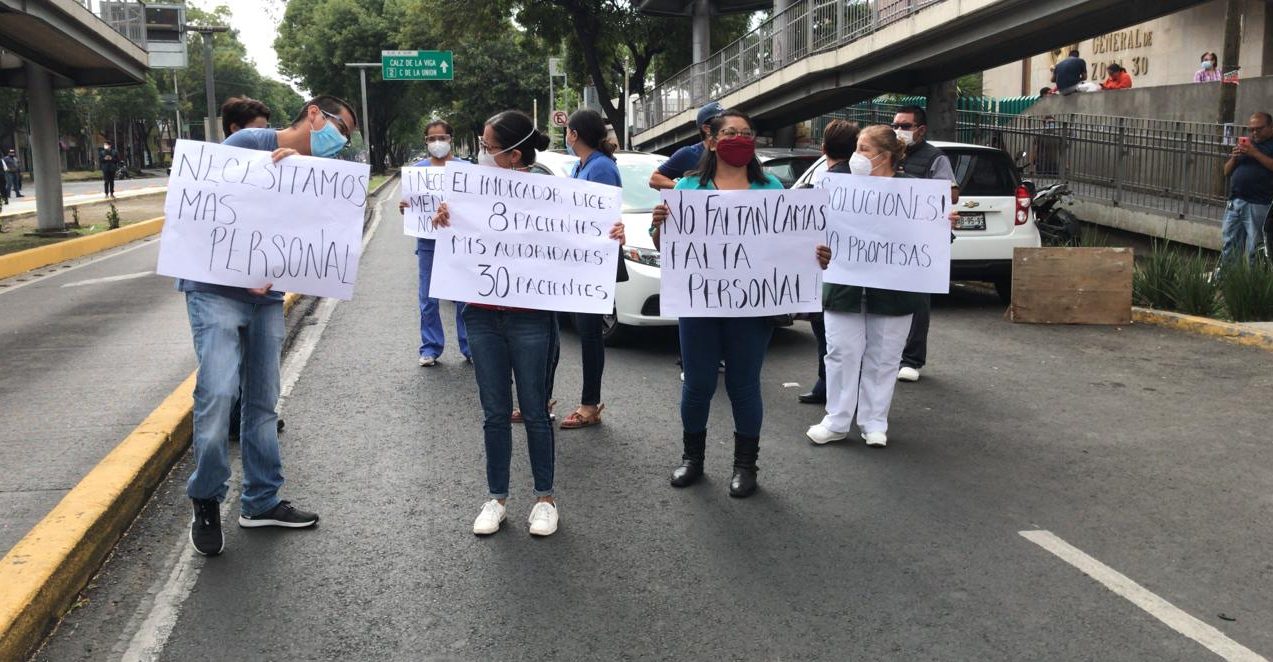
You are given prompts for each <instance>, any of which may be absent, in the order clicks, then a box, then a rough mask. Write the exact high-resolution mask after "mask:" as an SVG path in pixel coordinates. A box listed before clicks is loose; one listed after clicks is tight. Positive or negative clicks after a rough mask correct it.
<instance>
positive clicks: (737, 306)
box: [659, 189, 827, 317]
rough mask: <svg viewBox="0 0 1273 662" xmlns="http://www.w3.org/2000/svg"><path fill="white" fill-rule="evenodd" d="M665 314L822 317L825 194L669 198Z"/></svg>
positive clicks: (662, 292) (664, 234)
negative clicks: (820, 257)
mask: <svg viewBox="0 0 1273 662" xmlns="http://www.w3.org/2000/svg"><path fill="white" fill-rule="evenodd" d="M663 202H664V203H666V204H667V206H668V208H669V210H670V213H669V215H668V218H667V221H666V222H664V223H663V229H662V230H661V231H660V243H661V249H660V251H659V254H660V259H661V262H662V272H663V273H662V276H661V278H660V284H659V308H660V313H661V314H662V315H664V316H667V317H759V316H764V315H777V314H780V313H811V312H817V311H820V310H822V268H821V267H820V266H819V265H818V258H817V247H818V245H819V244H821V243H823V241H824V239H825V237H826V218H827V210H826V203H827V192H826V191H823V190H821V189H795V190H790V191H787V190H771V191H767V190H758V191H707V190H700V191H680V190H674V191H664V192H663Z"/></svg>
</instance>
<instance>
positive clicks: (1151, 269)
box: [1132, 242, 1221, 317]
mask: <svg viewBox="0 0 1273 662" xmlns="http://www.w3.org/2000/svg"><path fill="white" fill-rule="evenodd" d="M1214 268H1215V264H1214V261H1213V260H1212V259H1211V258H1208V257H1207V256H1205V255H1203V253H1202V251H1201V250H1198V251H1195V252H1194V253H1192V254H1190V253H1186V252H1184V251H1181V250H1177V249H1176V248H1175V247H1174V246H1172V245H1171V243H1170V242H1166V243H1162V244H1159V243H1158V242H1155V243H1154V247H1153V250H1152V251H1151V252H1150V253H1149V255H1148V256H1147V257H1146V258H1144V259H1142V260H1140V261H1139V262H1137V263H1136V267H1135V270H1134V271H1133V272H1132V298H1133V299H1134V300H1135V302H1136V303H1137V304H1138V305H1141V306H1146V307H1149V308H1156V309H1159V310H1171V311H1176V312H1181V313H1185V314H1188V315H1201V316H1204V317H1215V316H1217V315H1218V314H1219V313H1220V310H1221V307H1220V300H1219V297H1218V294H1219V292H1218V290H1217V288H1216V284H1215V283H1214V282H1213V280H1212V278H1211V274H1212V271H1213V270H1214Z"/></svg>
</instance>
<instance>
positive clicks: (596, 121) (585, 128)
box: [566, 108, 614, 159]
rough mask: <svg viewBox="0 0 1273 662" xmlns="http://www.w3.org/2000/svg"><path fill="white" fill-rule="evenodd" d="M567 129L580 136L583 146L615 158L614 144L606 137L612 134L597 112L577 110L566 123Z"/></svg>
mask: <svg viewBox="0 0 1273 662" xmlns="http://www.w3.org/2000/svg"><path fill="white" fill-rule="evenodd" d="M566 128H567V129H568V130H570V131H574V132H575V133H577V134H579V139H580V140H582V141H583V144H585V145H587V146H588V147H591V148H592V149H595V150H598V151H600V152H601V153H602V154H605V155H606V156H608V157H610V158H612V159H613V158H614V144H612V143H611V142H610V141H609V140H606V137H607V136H609V135H610V132H609V131H608V130H607V129H606V120H605V118H604V117H602V116H601V113H598V112H597V111H595V110H588V109H587V108H584V109H582V110H576V111H575V112H574V113H573V114H572V115H571V116H570V119H569V120H567V121H566Z"/></svg>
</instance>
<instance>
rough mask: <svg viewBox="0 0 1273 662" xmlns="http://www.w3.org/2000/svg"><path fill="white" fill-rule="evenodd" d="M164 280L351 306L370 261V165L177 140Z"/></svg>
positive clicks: (162, 250) (163, 240) (163, 239)
mask: <svg viewBox="0 0 1273 662" xmlns="http://www.w3.org/2000/svg"><path fill="white" fill-rule="evenodd" d="M172 163H173V165H172V174H171V175H170V176H169V178H168V194H167V197H166V198H165V199H164V229H163V234H162V235H160V243H159V265H158V267H157V268H156V271H157V273H159V274H160V275H163V276H174V277H177V278H185V279H187V280H196V281H201V282H204V283H212V284H215V285H230V286H234V287H250V288H255V287H263V286H265V285H266V284H268V283H273V288H274V289H275V290H286V291H288V292H298V293H301V294H310V295H314V296H323V297H334V298H337V299H349V298H350V297H352V296H353V292H354V281H355V279H356V278H357V276H358V258H359V256H360V255H361V254H362V223H363V210H364V208H365V207H366V206H367V184H368V182H369V180H370V173H369V171H368V167H367V165H366V164H360V163H351V162H348V161H338V160H335V159H320V158H315V157H309V156H289V157H287V158H285V159H283V160H282V161H279V162H278V163H274V162H273V161H272V160H271V159H270V153H269V152H264V151H257V150H250V149H242V148H239V147H229V146H226V145H217V144H214V143H205V142H200V141H195V140H178V141H177V145H176V149H175V150H174V152H173V159H172Z"/></svg>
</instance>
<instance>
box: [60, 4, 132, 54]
mask: <svg viewBox="0 0 1273 662" xmlns="http://www.w3.org/2000/svg"><path fill="white" fill-rule="evenodd" d="M76 2H78V3H79V4H80V5H83V7H84V8H85V9H87V10H89V11H91V12H93V13H94V14H96V15H97V17H98V18H100V19H102V21H103V22H105V23H106V24H107V25H109V26H110V27H111V29H112V30H114V31H115V32H118V33H120V34H122V35H124V37H125V38H126V39H128V40H129V41H131V42H133V43H134V44H137V45H138V46H141V47H142V48H145V47H146V5H145V4H143V3H142V2H141V0H76Z"/></svg>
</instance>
